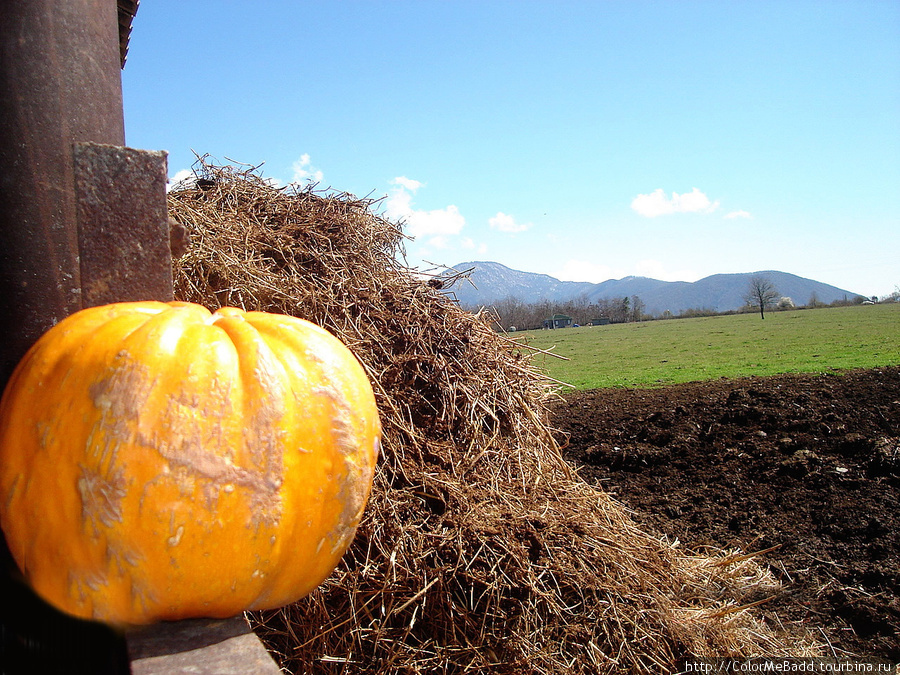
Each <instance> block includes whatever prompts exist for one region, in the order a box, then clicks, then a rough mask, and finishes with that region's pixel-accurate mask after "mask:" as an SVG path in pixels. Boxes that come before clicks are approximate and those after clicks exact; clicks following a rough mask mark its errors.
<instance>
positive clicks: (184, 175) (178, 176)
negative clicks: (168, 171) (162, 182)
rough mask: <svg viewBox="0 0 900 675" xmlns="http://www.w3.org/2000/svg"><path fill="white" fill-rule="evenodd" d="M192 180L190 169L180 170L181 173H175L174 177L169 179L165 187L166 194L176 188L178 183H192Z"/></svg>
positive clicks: (192, 174)
mask: <svg viewBox="0 0 900 675" xmlns="http://www.w3.org/2000/svg"><path fill="white" fill-rule="evenodd" d="M193 178H194V172H193V171H191V170H190V169H182V170H181V171H177V172H176V173H175V175H174V176H172V177H171V178H169V182H168V184H167V185H166V192H168V191H169V190H171V189H172V188H174V187H176V186H177V185H178V184H179V183H182V182H185V181H192V179H193Z"/></svg>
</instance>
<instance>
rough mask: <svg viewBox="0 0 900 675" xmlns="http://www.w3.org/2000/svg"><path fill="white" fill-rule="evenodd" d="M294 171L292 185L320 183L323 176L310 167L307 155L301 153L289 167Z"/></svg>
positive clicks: (320, 172) (317, 170)
mask: <svg viewBox="0 0 900 675" xmlns="http://www.w3.org/2000/svg"><path fill="white" fill-rule="evenodd" d="M291 168H292V169H293V171H294V177H293V179H292V181H291V182H293V183H304V182H306V183H321V182H322V178H324V176H325V174H323V173H322V171H321V170H319V169H317V168H316V167H314V166H313V165H312V160H310V158H309V154H307V153H305V152H304V153H303V154H302V155H300V159H298V160H297V161H296V162H294V164H293V166H292V167H291Z"/></svg>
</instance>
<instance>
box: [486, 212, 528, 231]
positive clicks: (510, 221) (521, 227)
mask: <svg viewBox="0 0 900 675" xmlns="http://www.w3.org/2000/svg"><path fill="white" fill-rule="evenodd" d="M488 224H489V225H490V226H491V229H492V230H499V231H500V232H524V231H525V230H527V229H528V228H529V227H531V223H517V222H516V219H515V218H513V217H512V216H510V215H508V214H506V213H503V211H497V215H496V216H494V217H493V218H489V219H488Z"/></svg>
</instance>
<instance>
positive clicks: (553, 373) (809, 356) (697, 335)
mask: <svg viewBox="0 0 900 675" xmlns="http://www.w3.org/2000/svg"><path fill="white" fill-rule="evenodd" d="M510 337H512V338H514V339H515V340H516V341H520V342H523V343H524V344H526V345H528V346H530V347H535V348H537V349H541V350H552V353H554V354H558V355H559V356H564V357H566V358H567V359H569V360H567V361H564V360H560V359H556V358H551V357H549V356H545V355H543V354H537V355H536V356H535V357H534V359H535V360H534V363H535V365H536V366H537V367H538V368H540V369H541V370H543V371H544V372H546V373H547V374H548V375H549V376H550V377H552V378H554V379H557V380H560V381H561V382H565V383H567V384H570V385H572V386H574V387H576V388H577V389H594V388H600V387H656V386H660V385H665V384H675V383H679V382H692V381H698V380H709V379H714V378H718V377H729V378H731V377H744V376H748V375H777V374H781V373H820V372H827V371H836V370H846V369H851V368H875V367H878V366H886V365H897V364H900V303H893V304H883V305H865V306H862V305H857V306H852V307H831V308H824V309H816V310H793V311H785V312H770V313H767V314H766V318H765V320H761V319H760V318H759V314H737V315H730V316H713V317H703V318H696V319H672V320H667V321H647V322H643V323H630V324H615V325H608V326H585V327H581V328H565V329H562V330H545V331H527V332H522V333H512V334H510ZM526 351H528V350H526Z"/></svg>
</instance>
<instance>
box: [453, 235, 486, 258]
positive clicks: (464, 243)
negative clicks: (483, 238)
mask: <svg viewBox="0 0 900 675" xmlns="http://www.w3.org/2000/svg"><path fill="white" fill-rule="evenodd" d="M459 246H460V248H462V249H465V250H466V251H477V252H478V254H479V255H481V254H484V253H487V250H488V247H487V244H485V243H484V242H482V243H480V244H478V243H476V242H475V240H474V239H472V237H463V239H462V240H461V241H460V242H459Z"/></svg>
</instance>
